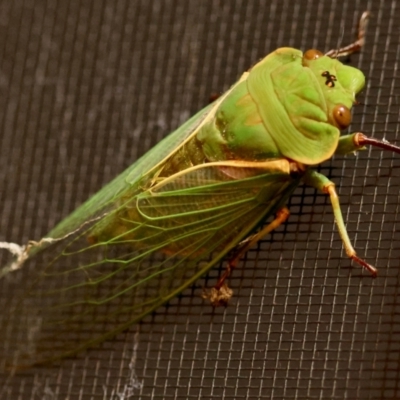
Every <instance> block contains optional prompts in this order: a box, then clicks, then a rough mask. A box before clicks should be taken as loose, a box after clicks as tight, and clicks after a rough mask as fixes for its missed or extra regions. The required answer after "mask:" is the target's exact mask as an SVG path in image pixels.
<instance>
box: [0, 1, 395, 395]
mask: <svg viewBox="0 0 400 400" xmlns="http://www.w3.org/2000/svg"><path fill="white" fill-rule="evenodd" d="M365 10H370V11H371V12H372V15H371V19H370V22H369V25H368V29H367V36H366V44H365V47H364V49H363V50H362V52H361V53H360V54H357V55H354V56H352V57H351V60H350V61H349V62H350V64H351V65H353V66H355V67H357V68H360V69H361V70H362V71H363V72H364V73H365V75H366V77H367V84H366V87H365V89H364V91H363V93H362V94H361V96H360V97H359V101H360V103H361V104H360V105H358V106H357V107H355V111H354V118H353V123H352V125H351V127H350V130H351V131H363V132H365V133H367V134H372V135H373V136H375V137H377V138H385V139H387V140H389V141H391V142H393V143H396V144H398V145H400V137H399V133H398V132H399V125H398V123H399V104H400V103H399V102H400V100H399V97H398V95H399V93H400V76H399V67H400V66H399V63H400V31H399V27H400V4H399V3H398V2H397V1H396V0H392V1H390V0H374V1H372V0H370V1H356V0H353V1H335V0H332V1H329V2H327V1H321V0H318V1H317V0H308V1H306V0H304V1H290V0H279V1H278V0H271V1H267V0H252V1H247V0H229V1H225V0H134V1H129V0H117V1H116V0H100V1H97V0H86V1H83V0H76V1H74V0H67V1H65V0H62V1H61V0H59V1H57V0H48V1H45V0H39V1H34V0H26V1H22V0H1V1H0V32H1V34H0V88H1V95H0V123H1V136H0V138H1V146H0V182H1V184H0V193H1V203H0V204H1V207H0V215H1V218H0V241H11V242H17V243H24V242H26V241H27V240H30V239H39V238H41V237H42V236H44V235H45V234H46V233H47V232H48V231H49V230H50V229H51V228H52V227H53V226H54V225H55V224H56V223H57V222H58V221H60V220H61V219H62V218H63V217H65V216H66V215H68V213H69V212H71V211H72V210H73V209H74V208H75V207H76V206H78V205H79V204H81V203H82V202H83V201H84V200H86V199H87V198H88V197H89V196H90V195H91V194H93V193H95V192H96V191H97V190H98V189H100V188H101V187H102V185H104V184H105V183H107V182H108V181H110V180H111V179H112V178H113V177H115V176H117V175H118V173H120V172H121V171H123V170H124V169H125V168H126V167H127V166H129V165H130V164H131V163H132V162H133V161H134V160H135V159H137V157H139V156H140V155H142V154H144V153H145V152H146V151H147V150H149V149H150V148H151V147H152V146H153V145H154V144H156V143H157V142H158V141H159V140H160V139H161V138H162V137H164V136H165V135H167V134H168V133H169V132H170V131H172V130H173V129H175V128H176V127H177V126H179V125H180V124H181V123H182V122H184V121H185V120H186V119H187V118H188V117H189V116H190V115H192V114H194V113H195V112H196V111H197V110H199V109H201V108H202V107H204V106H205V105H207V104H208V102H209V98H210V95H211V94H212V93H214V92H218V93H221V92H223V91H225V90H226V89H228V88H229V87H230V85H231V84H232V83H234V82H235V81H236V80H237V79H238V77H239V76H240V74H241V73H242V72H243V71H245V70H247V69H248V68H249V67H251V66H252V65H253V64H254V63H255V62H257V61H258V60H259V59H260V58H262V57H263V56H265V55H266V54H268V53H269V52H271V51H272V50H274V49H276V48H278V47H282V46H290V47H295V48H299V49H301V50H306V49H309V48H318V49H321V50H322V51H327V50H329V49H331V48H335V47H337V46H339V45H341V44H347V43H349V42H351V41H352V40H353V38H354V36H355V32H356V27H357V23H358V20H359V18H360V16H361V14H362V12H363V11H365ZM320 170H321V171H322V172H323V173H324V174H326V175H327V176H329V177H330V178H331V179H332V180H333V181H334V182H336V184H337V188H338V192H339V194H340V200H341V204H342V210H343V213H344V217H345V220H346V221H347V228H348V231H349V235H350V237H351V239H352V242H353V244H354V246H355V248H356V249H357V250H358V252H359V254H360V256H363V257H365V258H366V259H367V260H368V261H369V262H370V263H371V264H373V265H375V266H377V267H378V268H379V275H378V277H377V278H376V279H373V278H371V277H370V276H369V275H368V274H367V273H365V272H364V271H362V270H361V269H360V268H359V267H358V266H357V265H354V264H353V265H352V264H351V262H350V261H349V260H348V259H347V258H346V256H345V254H344V252H343V251H342V243H341V240H340V238H339V235H338V233H337V230H336V228H335V226H334V222H333V214H332V210H331V206H330V203H329V199H327V197H326V195H323V194H320V193H317V192H316V191H315V190H313V189H309V188H304V187H300V188H298V190H297V191H296V192H295V194H294V196H293V197H292V198H291V200H290V204H289V206H290V210H291V216H290V219H289V221H288V222H287V223H286V224H285V225H284V226H282V227H280V228H279V229H278V230H277V231H276V232H274V233H273V234H272V235H270V236H269V237H267V238H266V239H265V240H263V241H262V242H261V243H259V244H258V246H257V247H256V248H255V249H252V250H251V251H249V252H248V253H247V254H246V256H245V257H244V259H243V260H242V261H241V262H240V265H239V267H238V269H237V270H235V271H234V273H233V276H232V278H231V279H230V286H231V287H232V289H233V290H234V297H233V298H232V300H231V302H230V304H229V306H228V307H227V308H216V309H213V308H212V307H211V306H210V305H209V304H208V303H207V302H206V301H204V300H203V299H202V298H201V292H202V289H203V287H205V286H206V287H211V286H212V285H213V284H214V283H215V281H216V279H217V277H218V276H219V274H220V273H221V271H222V270H223V267H224V266H223V265H221V266H219V267H218V266H216V268H214V269H213V270H212V271H211V272H210V273H209V274H208V275H207V276H206V277H205V278H204V279H203V280H200V281H198V282H197V284H196V286H195V287H192V288H190V289H187V290H186V291H185V292H184V293H183V294H182V295H181V296H179V297H177V298H175V299H174V300H173V301H171V302H170V303H169V304H167V305H166V306H165V307H162V308H160V309H159V310H158V311H157V312H155V313H153V314H152V315H150V316H148V317H146V318H145V319H144V320H143V321H142V323H140V324H138V325H136V326H132V327H131V328H130V329H129V330H128V331H126V332H124V333H123V334H120V335H118V336H117V337H116V338H114V339H113V340H109V341H106V342H105V343H104V344H102V345H101V346H99V347H97V348H95V349H91V350H88V351H86V352H82V353H80V354H79V355H78V356H77V357H76V358H70V359H65V360H62V361H61V362H59V363H56V364H55V365H45V366H42V367H37V368H32V369H28V370H25V371H22V372H19V373H17V374H16V375H14V376H13V375H10V374H9V373H7V372H3V373H2V374H1V375H0V398H1V399H7V400H17V399H18V400H25V399H46V400H56V399H57V400H61V399H82V400H83V399H85V400H86V399H108V400H110V399H112V400H115V399H124V400H125V399H131V398H132V399H266V398H271V399H344V398H346V399H383V398H387V399H397V398H400V288H399V273H400V262H399V259H400V246H399V226H400V211H399V204H400V198H399V188H400V157H399V156H395V155H393V154H390V153H387V152H381V151H379V150H376V149H368V150H366V151H362V152H360V153H358V154H357V155H354V156H353V155H350V156H346V157H336V158H335V159H334V160H332V161H329V162H326V163H324V164H323V165H322V167H321V168H320ZM1 254H3V252H2V253H1ZM8 279H12V278H6V279H3V280H2V281H1V282H0V302H1V303H0V305H1V309H3V310H4V309H6V308H7V305H8V304H9V300H10V299H11V298H12V296H13V292H12V291H11V290H10V286H9V284H8ZM0 312H1V311H0ZM16 334H17V333H16Z"/></svg>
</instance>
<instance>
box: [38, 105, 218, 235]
mask: <svg viewBox="0 0 400 400" xmlns="http://www.w3.org/2000/svg"><path fill="white" fill-rule="evenodd" d="M215 107H216V105H215V104H210V105H209V106H207V107H205V108H204V109H202V110H201V111H199V112H198V113H197V114H195V115H194V116H193V117H192V118H190V119H189V120H188V121H186V122H185V123H184V124H183V125H181V126H180V127H179V128H178V129H177V130H175V131H174V132H172V133H171V134H169V135H168V136H167V137H166V138H164V139H163V140H162V141H160V142H159V143H158V144H157V145H156V146H154V147H153V148H152V149H151V150H150V151H148V152H147V153H146V154H144V155H143V156H142V157H141V158H139V159H138V160H137V161H136V162H134V163H133V164H132V165H131V166H130V167H129V168H127V169H126V170H125V171H124V172H122V173H121V174H120V175H118V176H117V177H116V178H115V179H114V180H112V181H111V182H110V183H108V184H107V185H106V186H104V187H103V188H102V189H101V190H100V191H99V192H97V193H96V194H95V195H94V196H92V197H91V198H90V199H89V200H88V201H86V202H85V203H84V204H82V205H81V206H80V207H78V208H77V209H76V210H75V211H74V212H72V213H71V214H70V215H69V216H68V217H66V218H65V219H63V220H62V221H61V222H60V223H59V224H58V225H57V226H56V227H55V228H54V229H53V230H52V231H50V232H49V233H48V234H47V235H46V237H47V238H51V239H58V238H62V237H64V236H67V235H69V234H71V233H73V232H75V231H79V230H80V229H81V228H82V227H85V226H87V225H88V224H89V225H90V223H91V221H93V222H95V221H97V220H99V219H101V218H102V216H103V214H106V213H109V212H110V211H112V210H113V207H114V205H115V204H116V200H118V198H119V197H120V196H121V193H123V192H125V191H126V190H127V189H129V190H130V191H131V192H132V191H135V189H136V187H137V185H138V182H139V181H140V180H142V179H143V177H144V176H147V175H149V174H150V172H151V170H152V169H153V168H155V167H156V166H157V165H158V164H161V163H162V162H163V161H164V160H166V159H167V158H168V157H169V156H171V154H173V152H174V151H176V150H178V149H179V147H180V145H182V144H183V143H184V142H185V140H186V139H188V138H189V137H190V136H191V135H193V134H194V133H195V131H196V128H198V126H199V125H200V124H201V123H202V121H203V120H204V118H206V117H207V115H208V114H209V113H210V110H212V109H214V108H215Z"/></svg>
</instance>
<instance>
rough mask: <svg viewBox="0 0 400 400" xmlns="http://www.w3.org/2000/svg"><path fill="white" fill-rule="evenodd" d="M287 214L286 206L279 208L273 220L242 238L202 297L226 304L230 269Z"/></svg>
mask: <svg viewBox="0 0 400 400" xmlns="http://www.w3.org/2000/svg"><path fill="white" fill-rule="evenodd" d="M289 215H290V211H289V210H288V208H286V207H282V208H280V209H279V210H278V211H277V213H276V216H275V219H274V220H273V221H271V222H270V223H269V224H268V225H266V226H265V227H264V228H263V229H261V230H260V231H259V232H257V233H255V234H254V235H251V236H249V237H248V238H247V239H245V240H243V241H242V242H241V243H240V244H239V247H238V249H237V251H236V252H235V253H234V254H233V256H232V257H231V258H230V260H229V261H228V264H227V266H226V268H225V271H224V273H223V274H222V275H221V277H220V278H219V280H218V282H217V284H216V285H215V286H214V287H213V288H212V289H211V290H209V291H208V292H207V293H205V294H204V295H203V297H204V298H208V299H209V300H210V301H211V303H212V304H213V305H214V306H217V305H226V303H227V302H228V300H229V299H230V298H231V296H232V290H231V289H230V288H229V287H228V285H227V284H226V280H227V279H228V278H229V276H230V275H231V272H232V270H233V269H234V268H235V267H236V266H237V264H238V262H239V260H240V258H241V257H242V256H243V255H244V254H245V253H246V252H247V251H248V250H249V249H250V248H251V247H253V246H254V245H255V244H256V243H257V242H258V241H259V240H261V239H262V238H263V237H264V236H266V235H268V234H269V233H271V232H272V231H273V230H275V229H276V228H278V227H279V226H280V225H282V224H283V223H284V222H285V221H286V220H287V219H288V218H289Z"/></svg>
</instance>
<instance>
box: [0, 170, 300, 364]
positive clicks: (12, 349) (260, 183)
mask: <svg viewBox="0 0 400 400" xmlns="http://www.w3.org/2000/svg"><path fill="white" fill-rule="evenodd" d="M297 184H298V181H297V180H294V179H292V178H291V177H290V175H288V173H286V172H282V171H280V170H279V169H270V170H265V169H260V170H257V169H246V168H243V167H236V168H235V167H234V166H232V165H230V166H221V165H207V164H205V165H202V166H199V167H196V168H194V169H192V170H190V171H187V172H185V171H184V172H182V173H178V174H176V175H175V176H172V177H170V178H166V179H164V180H162V181H161V182H158V183H156V184H155V185H153V186H152V187H151V188H150V189H147V190H143V191H142V190H141V189H140V188H134V189H129V190H127V191H125V192H124V193H123V194H122V195H121V196H120V197H119V198H118V204H117V203H116V204H115V205H114V208H115V210H114V211H112V212H110V213H107V214H106V215H104V216H103V217H102V218H101V219H99V220H98V221H96V222H95V223H94V224H93V225H92V226H88V227H85V229H83V231H82V232H79V233H78V234H76V236H75V237H74V238H68V239H67V240H66V241H65V242H66V243H59V244H58V245H57V246H56V248H49V249H47V250H46V251H45V252H43V253H42V254H39V255H38V257H37V259H35V260H32V261H35V265H33V266H32V268H30V269H29V268H28V269H27V270H25V269H23V270H21V271H17V273H16V274H15V275H14V274H10V275H9V277H13V281H12V280H10V282H9V283H10V285H11V284H12V285H14V287H15V293H16V295H15V298H13V299H10V307H9V308H8V310H6V311H5V312H4V313H2V315H1V317H0V318H2V319H1V321H0V342H1V343H2V344H1V346H3V348H2V350H1V352H2V353H4V354H0V359H1V360H5V363H6V364H7V365H17V366H28V365H32V364H35V363H43V362H47V361H51V360H54V359H58V358H61V357H65V356H70V355H73V354H75V353H77V352H78V351H80V350H82V349H84V348H87V347H91V346H93V345H95V344H97V343H100V342H102V341H104V340H105V339H107V338H109V337H111V336H113V335H115V334H116V333H118V332H120V331H122V330H124V329H126V328H127V327H128V326H130V325H131V324H132V323H134V322H136V321H138V320H140V319H141V318H143V316H145V315H146V314H148V313H149V312H151V311H153V310H154V309H156V308H157V307H159V306H160V305H161V304H163V303H165V302H166V301H167V300H169V299H170V298H172V297H174V296H175V295H177V294H178V293H179V292H180V291H182V290H183V289H184V288H185V287H187V286H188V285H190V284H191V283H192V282H193V281H194V280H195V279H197V278H198V277H199V276H201V275H203V274H204V273H205V272H206V271H207V270H208V269H209V268H210V267H211V266H212V265H214V264H215V263H216V262H217V261H218V260H220V259H221V258H222V257H223V256H224V255H225V254H226V253H227V252H228V251H229V250H230V249H232V248H233V247H234V246H235V245H236V244H237V243H238V242H239V241H240V240H241V239H243V238H244V237H246V236H247V235H248V234H249V232H250V231H252V230H254V229H255V227H256V226H257V225H258V224H259V223H260V221H261V220H263V219H264V218H266V217H267V216H269V215H270V214H272V213H273V212H274V211H275V210H276V209H277V208H278V207H280V206H281V205H282V204H283V203H284V202H285V201H286V199H287V197H288V196H289V195H290V194H291V193H292V191H293V190H294V188H295V187H296V186H297ZM56 251H57V252H58V253H57V254H58V255H57V256H56V257H55V258H51V257H54V254H55V252H56ZM29 270H31V271H32V274H31V276H30V277H27V276H26V274H27V273H28V271H29ZM14 276H17V277H18V278H15V279H14Z"/></svg>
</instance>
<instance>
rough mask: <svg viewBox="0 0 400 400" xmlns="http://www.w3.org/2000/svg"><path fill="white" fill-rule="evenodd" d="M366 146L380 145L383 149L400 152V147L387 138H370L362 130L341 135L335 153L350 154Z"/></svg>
mask: <svg viewBox="0 0 400 400" xmlns="http://www.w3.org/2000/svg"><path fill="white" fill-rule="evenodd" d="M364 146H374V147H379V148H380V149H383V150H389V151H393V152H394V153H397V154H400V147H399V146H396V145H394V144H391V143H389V142H388V141H386V140H384V139H383V140H379V139H374V138H370V137H368V136H366V135H364V134H363V133H361V132H356V133H351V134H349V135H344V136H341V137H340V139H339V144H338V147H337V149H336V151H335V154H348V153H352V152H354V151H358V150H361V149H362V148H363V147H364Z"/></svg>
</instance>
